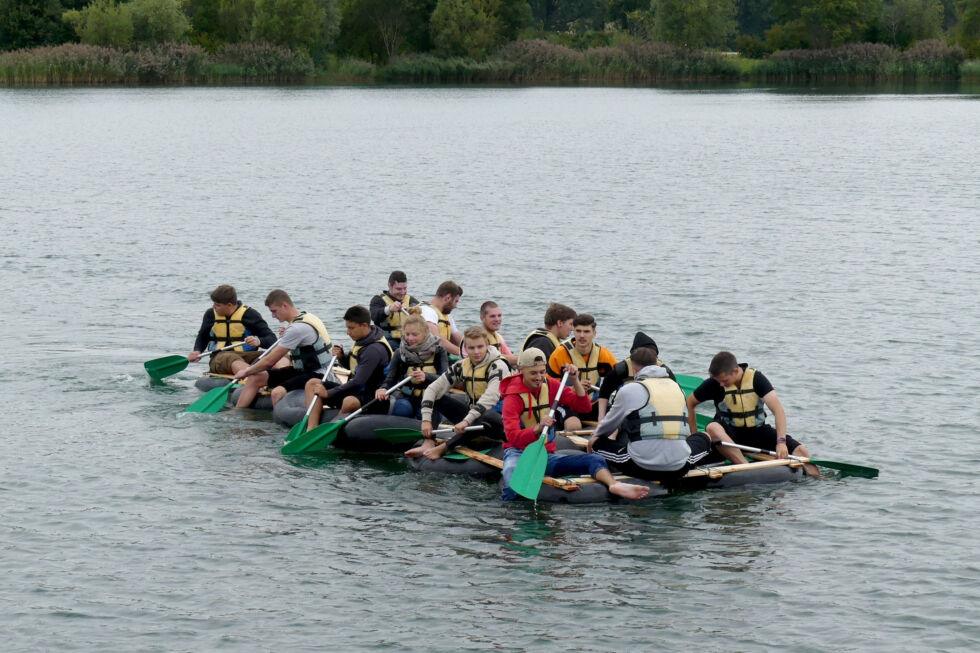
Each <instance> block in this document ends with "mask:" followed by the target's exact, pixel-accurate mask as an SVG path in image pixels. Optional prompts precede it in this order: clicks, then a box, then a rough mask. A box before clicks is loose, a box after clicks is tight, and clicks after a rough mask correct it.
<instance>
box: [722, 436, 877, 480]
mask: <svg viewBox="0 0 980 653" xmlns="http://www.w3.org/2000/svg"><path fill="white" fill-rule="evenodd" d="M721 444H723V445H725V446H726V447H735V448H736V449H741V450H742V451H748V452H749V453H764V454H768V455H770V456H775V455H776V452H775V451H766V450H765V449H758V448H756V447H749V446H746V445H744V444H736V443H735V442H722V443H721ZM787 458H789V459H790V460H795V461H797V462H801V463H809V464H811V465H816V466H817V467H826V468H827V469H836V470H837V471H839V472H841V474H842V475H844V476H860V477H861V478H878V470H877V469H875V468H874V467H864V466H863V465H852V464H850V463H840V462H837V461H834V460H817V459H815V458H802V457H800V456H787Z"/></svg>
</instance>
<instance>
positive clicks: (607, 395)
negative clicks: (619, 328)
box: [596, 331, 677, 421]
mask: <svg viewBox="0 0 980 653" xmlns="http://www.w3.org/2000/svg"><path fill="white" fill-rule="evenodd" d="M638 349H650V350H652V351H653V353H654V354H656V355H657V361H656V365H657V367H662V368H664V369H665V370H667V376H668V378H671V379H673V380H675V381H676V380H677V377H676V376H674V372H673V371H672V370H671V369H670V368H669V367H667V364H666V363H664V362H663V361H662V360H660V349H659V348H658V347H657V343H656V342H654V340H653V338H651V337H650V336H648V335H647V334H645V333H643V332H642V331H637V332H636V335H634V336H633V346H631V347H630V355H629V356H627V357H626V358H624V359H623V360H621V361H619V362H618V363H616V364H615V365H613V368H612V369H611V370H610V371H609V373H608V374H606V376H605V377H603V379H602V386H600V387H599V401H598V402H597V404H596V405H597V406H598V407H599V411H598V418H599V420H600V421H601V420H602V418H603V417H605V415H606V411H607V410H608V409H609V402H610V401H611V398H612V396H613V393H615V392H616V391H617V390H619V389H620V388H621V387H623V384H624V383H626V382H627V381H632V380H633V378H634V377H635V376H636V371H637V370H638V369H639V368H638V367H637V363H635V362H634V361H633V360H632V357H633V352H635V351H637V350H638Z"/></svg>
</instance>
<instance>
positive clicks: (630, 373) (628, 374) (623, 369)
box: [613, 357, 670, 383]
mask: <svg viewBox="0 0 980 653" xmlns="http://www.w3.org/2000/svg"><path fill="white" fill-rule="evenodd" d="M655 365H657V366H658V367H662V368H664V369H665V370H669V369H670V368H669V367H667V363H665V362H663V361H662V360H660V358H659V357H658V358H657V362H656V363H655ZM613 369H614V370H616V371H617V372H618V373H619V375H620V376H621V377H623V382H624V383H625V382H626V381H632V380H633V379H634V377H636V371H635V370H634V369H633V363H632V362H631V361H630V359H629V358H624V359H623V360H621V361H619V362H618V363H616V366H615V367H614V368H613Z"/></svg>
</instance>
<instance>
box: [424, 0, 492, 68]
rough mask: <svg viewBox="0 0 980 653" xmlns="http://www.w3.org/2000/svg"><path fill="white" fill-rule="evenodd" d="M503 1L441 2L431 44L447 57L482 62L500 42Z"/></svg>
mask: <svg viewBox="0 0 980 653" xmlns="http://www.w3.org/2000/svg"><path fill="white" fill-rule="evenodd" d="M499 11H500V0H439V1H438V3H436V8H435V10H433V12H432V22H431V26H432V27H431V28H432V42H433V44H434V45H435V47H436V49H437V50H438V51H439V52H440V53H442V54H445V55H457V56H458V55H465V56H468V57H473V58H482V57H485V56H486V55H487V53H489V52H490V51H491V50H492V49H493V48H495V47H496V46H498V45H499V44H500V42H501V38H500V33H501V28H500V20H499V18H498V12H499Z"/></svg>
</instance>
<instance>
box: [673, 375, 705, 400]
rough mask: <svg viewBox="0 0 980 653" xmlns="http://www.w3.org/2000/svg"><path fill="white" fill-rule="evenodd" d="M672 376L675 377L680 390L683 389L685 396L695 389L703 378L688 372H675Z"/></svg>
mask: <svg viewBox="0 0 980 653" xmlns="http://www.w3.org/2000/svg"><path fill="white" fill-rule="evenodd" d="M674 376H675V377H676V378H677V385H679V386H680V387H681V390H683V391H684V396H685V397H686V396H687V395H689V394H691V393H692V392H694V391H695V390H697V389H698V386H699V385H701V382H702V381H703V379H701V378H700V377H697V376H692V375H690V374H675V375H674Z"/></svg>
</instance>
